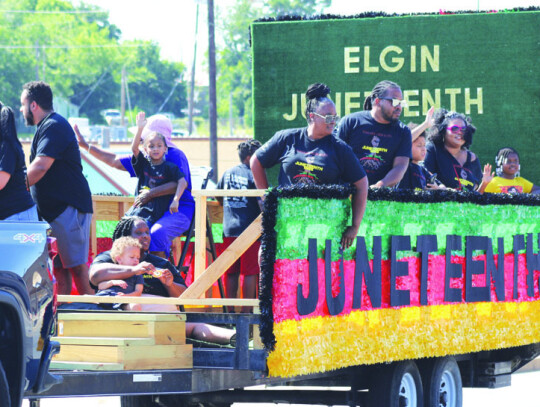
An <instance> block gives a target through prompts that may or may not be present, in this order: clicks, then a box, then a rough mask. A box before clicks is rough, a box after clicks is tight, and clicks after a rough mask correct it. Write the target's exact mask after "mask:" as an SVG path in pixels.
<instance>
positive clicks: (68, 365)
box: [50, 360, 124, 372]
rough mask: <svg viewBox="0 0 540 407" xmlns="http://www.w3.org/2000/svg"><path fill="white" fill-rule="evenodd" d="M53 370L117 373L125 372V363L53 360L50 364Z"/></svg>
mask: <svg viewBox="0 0 540 407" xmlns="http://www.w3.org/2000/svg"><path fill="white" fill-rule="evenodd" d="M50 368H51V369H53V370H96V371H104V372H107V371H117V370H124V364H123V363H100V362H70V361H57V360H53V361H52V362H51V364H50Z"/></svg>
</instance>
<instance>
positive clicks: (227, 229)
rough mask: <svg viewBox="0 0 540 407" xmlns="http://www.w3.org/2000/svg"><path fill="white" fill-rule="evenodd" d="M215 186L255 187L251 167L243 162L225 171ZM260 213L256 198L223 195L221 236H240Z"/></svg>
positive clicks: (230, 187)
mask: <svg viewBox="0 0 540 407" xmlns="http://www.w3.org/2000/svg"><path fill="white" fill-rule="evenodd" d="M217 187H218V189H256V187H255V181H254V180H253V174H252V173H251V169H250V168H249V167H248V166H247V165H246V164H243V163H242V164H239V165H237V166H235V167H232V168H229V169H228V170H227V171H225V173H224V174H223V176H222V177H221V179H220V180H219V182H218V185H217ZM260 213H261V208H260V207H259V202H258V198H248V197H245V196H225V197H223V236H225V237H237V236H240V234H241V233H242V232H243V231H244V230H245V229H246V228H247V227H248V226H249V225H250V224H251V222H253V221H254V220H255V218H256V217H257V216H259V214H260Z"/></svg>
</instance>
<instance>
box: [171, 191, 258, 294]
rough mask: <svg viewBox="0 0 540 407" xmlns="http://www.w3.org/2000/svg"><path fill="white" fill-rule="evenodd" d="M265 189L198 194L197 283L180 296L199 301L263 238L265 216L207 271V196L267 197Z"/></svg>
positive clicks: (196, 196) (194, 193)
mask: <svg viewBox="0 0 540 407" xmlns="http://www.w3.org/2000/svg"><path fill="white" fill-rule="evenodd" d="M264 193H265V190H263V189H246V190H200V191H194V192H193V197H194V198H195V230H196V234H195V269H194V281H193V283H192V284H191V285H190V286H189V287H188V289H187V290H186V291H184V292H183V293H182V295H181V296H180V298H181V299H187V298H199V297H201V296H203V295H204V293H205V292H206V290H208V289H209V288H210V287H211V286H212V284H214V282H216V281H217V280H218V278H220V277H221V276H222V275H223V274H224V273H225V272H226V271H227V269H228V268H229V267H230V266H231V265H233V264H234V262H235V261H236V260H238V259H239V258H240V256H241V255H242V254H243V253H244V252H245V251H246V250H247V249H248V248H249V247H250V246H251V245H252V244H253V243H254V242H255V241H256V240H257V239H258V238H259V237H260V236H261V225H262V215H259V217H257V219H255V220H254V221H253V223H251V225H249V226H248V228H247V229H246V230H244V232H243V233H242V234H241V235H240V236H238V237H237V238H236V240H235V241H234V242H233V243H232V244H231V245H230V246H229V247H227V249H226V250H225V251H224V252H223V253H221V255H220V256H219V257H218V258H217V259H216V260H215V261H214V262H213V263H212V264H210V266H209V267H208V268H206V213H207V211H206V209H207V208H206V205H207V197H209V196H214V197H224V196H243V197H260V196H263V195H264Z"/></svg>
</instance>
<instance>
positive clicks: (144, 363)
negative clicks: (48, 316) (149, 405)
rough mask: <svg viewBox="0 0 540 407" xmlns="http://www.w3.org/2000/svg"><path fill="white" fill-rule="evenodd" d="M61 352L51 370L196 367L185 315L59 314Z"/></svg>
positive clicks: (123, 313) (53, 362)
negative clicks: (188, 339)
mask: <svg viewBox="0 0 540 407" xmlns="http://www.w3.org/2000/svg"><path fill="white" fill-rule="evenodd" d="M57 331H58V336H57V337H56V338H54V340H56V341H58V342H60V345H61V346H60V353H59V354H58V355H56V356H55V357H54V359H53V361H52V363H51V368H52V369H71V370H73V369H75V370H137V369H182V368H191V367H193V354H192V346H191V345H187V344H186V326H185V316H184V315H180V314H147V313H127V312H114V313H108V312H81V313H76V312H73V313H59V314H58V330H57Z"/></svg>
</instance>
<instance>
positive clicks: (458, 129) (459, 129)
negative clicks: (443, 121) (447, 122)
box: [446, 126, 467, 134]
mask: <svg viewBox="0 0 540 407" xmlns="http://www.w3.org/2000/svg"><path fill="white" fill-rule="evenodd" d="M446 130H448V131H449V132H450V133H454V134H457V133H465V130H467V126H451V127H447V128H446Z"/></svg>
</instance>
